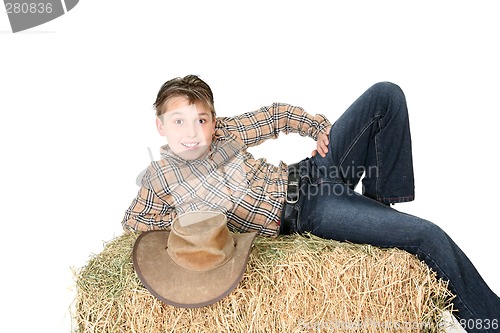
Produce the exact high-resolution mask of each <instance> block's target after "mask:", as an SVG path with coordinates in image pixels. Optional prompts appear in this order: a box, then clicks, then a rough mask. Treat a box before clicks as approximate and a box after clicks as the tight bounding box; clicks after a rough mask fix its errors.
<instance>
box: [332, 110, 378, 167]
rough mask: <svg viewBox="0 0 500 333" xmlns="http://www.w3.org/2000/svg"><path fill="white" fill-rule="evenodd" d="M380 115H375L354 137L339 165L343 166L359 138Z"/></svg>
mask: <svg viewBox="0 0 500 333" xmlns="http://www.w3.org/2000/svg"><path fill="white" fill-rule="evenodd" d="M378 117H379V116H378V115H375V116H374V117H373V118H372V119H371V120H370V121H369V122H368V123H367V124H366V125H365V126H364V127H363V128H362V129H361V131H360V132H359V134H358V135H357V136H356V137H355V138H354V140H353V141H352V142H351V144H350V145H349V149H347V150H346V152H345V154H344V156H342V158H341V159H340V161H339V165H340V166H342V164H343V163H344V161H345V159H346V158H347V156H348V155H349V154H350V152H351V151H352V149H353V148H354V146H355V145H356V143H357V142H358V141H359V139H360V138H361V136H362V135H363V134H364V133H365V132H366V130H367V129H368V128H369V127H370V126H371V125H372V124H373V123H374V122H375V119H376V118H378Z"/></svg>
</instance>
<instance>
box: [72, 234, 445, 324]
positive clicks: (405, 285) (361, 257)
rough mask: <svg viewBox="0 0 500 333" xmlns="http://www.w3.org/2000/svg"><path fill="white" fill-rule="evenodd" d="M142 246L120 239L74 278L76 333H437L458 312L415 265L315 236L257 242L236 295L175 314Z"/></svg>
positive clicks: (393, 254) (395, 253)
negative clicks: (144, 266) (137, 266)
mask: <svg viewBox="0 0 500 333" xmlns="http://www.w3.org/2000/svg"><path fill="white" fill-rule="evenodd" d="M136 238H137V235H136V234H133V233H130V234H124V235H122V236H119V237H117V238H115V239H113V240H112V241H110V242H109V243H107V244H106V245H105V247H104V249H103V251H102V252H101V253H99V254H97V255H94V256H92V258H91V259H90V260H89V261H88V263H87V265H86V266H85V267H82V268H80V269H78V270H76V271H75V278H76V289H77V296H76V302H75V310H74V321H75V323H76V331H77V332H80V333H90V332H106V333H108V332H328V331H329V332H377V333H379V332H438V331H439V329H440V328H439V325H438V324H437V323H439V322H440V318H441V313H442V311H444V310H448V311H452V310H453V309H452V305H451V299H452V295H451V293H450V292H449V291H448V289H447V284H446V283H445V282H444V281H442V280H439V279H437V278H436V274H435V273H434V272H433V271H431V270H430V269H429V268H428V267H427V265H425V263H423V262H420V261H419V260H418V259H417V258H416V257H415V256H413V255H411V254H409V253H407V252H405V251H402V250H398V249H380V248H377V247H373V246H369V245H358V244H351V243H344V242H337V241H332V240H325V239H321V238H318V237H315V236H312V235H307V237H304V236H299V235H292V236H286V237H279V238H277V239H272V238H266V237H257V239H256V241H255V243H254V247H253V250H252V253H251V255H250V258H249V262H248V266H247V270H246V272H245V275H244V277H243V280H242V281H241V283H240V284H239V286H238V287H237V288H236V289H235V290H234V291H233V292H232V293H231V294H230V295H229V296H227V297H226V298H224V299H222V300H221V301H219V302H218V303H215V304H213V305H211V306H208V307H204V308H199V309H180V308H174V307H172V306H169V305H165V304H163V303H162V302H161V301H159V300H157V299H156V298H155V297H153V296H152V295H151V294H150V293H149V292H148V291H147V290H146V289H145V288H144V287H143V285H142V284H141V282H140V281H139V279H138V277H137V275H136V274H135V271H134V268H133V264H132V259H131V253H132V248H133V244H134V241H135V239H136Z"/></svg>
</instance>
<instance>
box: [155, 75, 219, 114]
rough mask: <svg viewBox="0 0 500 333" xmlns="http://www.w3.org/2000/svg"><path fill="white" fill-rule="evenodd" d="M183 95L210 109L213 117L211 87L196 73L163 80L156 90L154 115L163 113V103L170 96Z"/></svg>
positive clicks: (191, 101)
mask: <svg viewBox="0 0 500 333" xmlns="http://www.w3.org/2000/svg"><path fill="white" fill-rule="evenodd" d="M177 96H184V97H186V98H187V99H188V100H189V102H190V103H192V104H194V103H195V102H201V103H202V104H203V105H204V106H205V107H206V108H207V109H209V110H210V112H211V114H212V118H213V119H215V108H214V96H213V94H212V89H210V86H209V85H208V84H206V83H205V81H203V80H202V79H200V78H199V77H198V76H196V75H187V76H185V77H183V78H180V77H176V78H174V79H171V80H169V81H167V82H165V83H164V84H163V85H162V86H161V88H160V91H159V92H158V95H157V97H156V101H155V103H154V104H153V106H154V108H155V109H156V116H157V117H160V116H161V115H162V114H164V113H165V111H166V110H165V109H164V105H165V103H166V102H167V101H168V100H169V99H170V98H172V97H177Z"/></svg>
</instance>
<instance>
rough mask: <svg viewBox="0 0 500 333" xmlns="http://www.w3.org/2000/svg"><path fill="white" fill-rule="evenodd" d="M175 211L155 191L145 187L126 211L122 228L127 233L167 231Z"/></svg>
mask: <svg viewBox="0 0 500 333" xmlns="http://www.w3.org/2000/svg"><path fill="white" fill-rule="evenodd" d="M173 211H174V210H173V209H172V207H171V206H169V205H168V204H167V203H166V202H165V201H164V200H161V199H160V198H159V197H158V195H157V194H156V193H155V192H154V191H153V190H151V189H149V188H147V187H144V186H143V187H141V188H140V189H139V192H138V193H137V197H136V198H135V199H134V200H133V201H132V204H131V205H130V207H129V208H128V209H127V210H126V211H125V216H124V217H123V220H122V226H123V229H124V230H126V231H147V230H157V229H167V228H168V227H170V225H171V223H172V219H173V217H174V216H173Z"/></svg>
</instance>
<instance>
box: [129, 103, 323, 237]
mask: <svg viewBox="0 0 500 333" xmlns="http://www.w3.org/2000/svg"><path fill="white" fill-rule="evenodd" d="M329 125H330V122H329V121H328V120H327V119H326V117H325V116H323V115H316V116H312V115H310V114H309V113H307V112H305V111H304V110H303V109H302V108H300V107H295V106H291V105H288V104H282V103H274V104H273V105H271V106H267V107H262V108H260V109H259V110H257V111H254V112H248V113H245V114H243V115H240V116H236V117H220V118H217V120H216V128H215V136H214V139H213V141H212V143H211V150H210V152H209V153H208V155H207V156H206V157H205V158H204V159H200V160H194V161H187V160H184V159H182V158H181V157H179V156H177V155H175V154H174V153H173V152H172V151H171V150H170V148H169V147H168V145H165V146H163V147H162V151H161V155H162V159H161V160H159V161H156V162H152V163H151V165H150V166H149V167H148V168H147V170H146V173H145V174H144V176H143V178H142V182H141V184H142V186H141V188H140V190H139V193H138V194H137V197H136V198H135V199H134V200H133V201H132V204H131V205H130V207H129V208H128V209H127V211H126V212H125V216H124V218H123V221H122V225H123V227H124V229H126V230H137V231H145V230H154V229H168V228H169V227H170V224H171V223H172V220H173V218H175V216H176V215H177V214H180V213H184V212H187V211H194V210H212V211H213V210H216V211H222V212H223V213H225V214H226V216H227V218H228V227H229V228H230V229H231V230H233V231H237V232H248V231H257V232H258V233H259V234H260V235H265V236H277V235H278V233H279V223H280V221H279V219H280V216H281V210H282V207H283V204H284V201H285V198H286V186H287V182H288V172H287V165H286V164H285V163H283V162H280V163H279V165H278V166H274V165H272V164H270V163H267V162H266V160H265V159H257V160H256V159H254V157H253V156H252V155H251V154H250V153H249V152H247V148H248V147H252V146H256V145H258V144H260V143H262V142H264V141H265V140H267V139H275V138H277V137H278V135H279V133H280V132H283V133H285V134H288V133H299V134H300V135H301V136H309V137H311V138H313V139H314V140H316V139H317V136H318V134H319V133H320V132H321V131H323V129H325V128H326V127H328V126H329Z"/></svg>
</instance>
